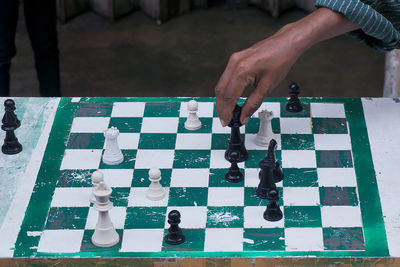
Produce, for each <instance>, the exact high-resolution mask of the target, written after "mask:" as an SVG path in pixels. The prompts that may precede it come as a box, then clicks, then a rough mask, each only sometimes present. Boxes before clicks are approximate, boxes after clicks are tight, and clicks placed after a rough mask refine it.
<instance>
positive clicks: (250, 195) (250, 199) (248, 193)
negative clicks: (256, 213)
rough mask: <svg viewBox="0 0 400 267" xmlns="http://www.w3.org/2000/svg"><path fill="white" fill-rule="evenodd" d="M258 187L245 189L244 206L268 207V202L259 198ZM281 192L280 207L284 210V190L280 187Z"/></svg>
mask: <svg viewBox="0 0 400 267" xmlns="http://www.w3.org/2000/svg"><path fill="white" fill-rule="evenodd" d="M256 190H257V187H245V188H244V205H245V206H264V207H267V204H268V200H266V199H264V198H259V197H258V196H257V194H256ZM278 191H279V196H280V197H279V201H278V205H279V206H280V207H281V208H282V206H283V199H282V188H281V187H278Z"/></svg>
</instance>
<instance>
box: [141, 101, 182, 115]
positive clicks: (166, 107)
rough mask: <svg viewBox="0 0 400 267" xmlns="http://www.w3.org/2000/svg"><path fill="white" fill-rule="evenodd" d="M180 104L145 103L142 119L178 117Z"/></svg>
mask: <svg viewBox="0 0 400 267" xmlns="http://www.w3.org/2000/svg"><path fill="white" fill-rule="evenodd" d="M180 108H181V103H179V102H165V103H146V106H145V108H144V115H143V117H179V110H180Z"/></svg>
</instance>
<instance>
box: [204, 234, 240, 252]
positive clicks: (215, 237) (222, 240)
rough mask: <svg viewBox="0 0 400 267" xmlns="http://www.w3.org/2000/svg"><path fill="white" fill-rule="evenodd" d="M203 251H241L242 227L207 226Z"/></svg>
mask: <svg viewBox="0 0 400 267" xmlns="http://www.w3.org/2000/svg"><path fill="white" fill-rule="evenodd" d="M204 251H243V228H207V229H206V233H205V241H204Z"/></svg>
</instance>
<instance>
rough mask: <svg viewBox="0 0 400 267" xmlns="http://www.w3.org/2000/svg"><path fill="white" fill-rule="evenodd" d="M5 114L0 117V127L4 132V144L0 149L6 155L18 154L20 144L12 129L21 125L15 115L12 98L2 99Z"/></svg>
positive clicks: (20, 147) (20, 149)
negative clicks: (0, 124) (0, 120)
mask: <svg viewBox="0 0 400 267" xmlns="http://www.w3.org/2000/svg"><path fill="white" fill-rule="evenodd" d="M4 108H5V114H4V117H3V119H2V123H3V125H2V126H1V129H2V130H3V131H5V132H6V138H4V144H3V146H2V147H1V151H2V152H3V153H4V154H6V155H14V154H18V153H19V152H21V151H22V145H21V144H20V143H19V142H18V138H17V137H16V136H15V133H14V131H15V130H16V129H17V128H19V127H20V126H21V122H20V121H19V120H18V118H17V115H15V113H14V110H15V102H14V100H12V99H7V100H6V101H4Z"/></svg>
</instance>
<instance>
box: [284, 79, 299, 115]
mask: <svg viewBox="0 0 400 267" xmlns="http://www.w3.org/2000/svg"><path fill="white" fill-rule="evenodd" d="M299 93H300V87H299V86H298V85H297V84H295V83H292V84H291V85H290V87H289V95H290V99H289V102H288V103H287V104H286V110H287V111H288V112H293V113H296V112H301V111H302V110H303V106H302V105H301V103H300V100H299Z"/></svg>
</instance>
